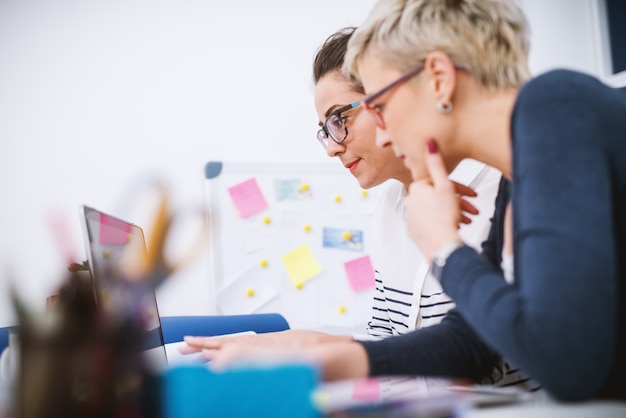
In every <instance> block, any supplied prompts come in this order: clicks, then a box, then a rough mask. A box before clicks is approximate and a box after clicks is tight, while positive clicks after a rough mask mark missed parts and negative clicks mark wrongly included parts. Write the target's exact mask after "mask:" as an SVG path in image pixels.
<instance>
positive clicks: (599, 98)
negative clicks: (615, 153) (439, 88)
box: [442, 71, 624, 400]
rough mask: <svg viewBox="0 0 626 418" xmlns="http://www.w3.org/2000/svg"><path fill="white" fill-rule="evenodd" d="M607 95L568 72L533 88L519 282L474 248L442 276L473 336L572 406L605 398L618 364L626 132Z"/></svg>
mask: <svg viewBox="0 0 626 418" xmlns="http://www.w3.org/2000/svg"><path fill="white" fill-rule="evenodd" d="M605 90H608V89H604V88H600V87H599V83H598V82H597V81H595V80H593V79H591V78H590V77H587V76H582V75H578V74H575V73H571V72H567V71H559V72H552V73H548V74H547V75H545V76H542V77H540V78H538V79H536V80H535V81H534V82H531V83H529V85H527V86H526V87H525V88H524V89H522V91H521V92H520V95H519V97H518V101H517V103H516V108H515V111H514V116H513V121H512V140H513V158H514V160H513V168H514V171H513V181H512V202H513V229H514V253H515V284H514V285H509V284H507V283H505V282H504V281H503V280H502V278H501V275H500V273H496V272H494V271H493V270H492V268H491V266H488V265H485V263H484V262H483V261H482V260H481V258H480V257H479V255H478V254H476V253H475V252H473V251H472V250H471V249H469V248H467V247H464V248H461V249H459V250H457V251H455V253H453V254H452V255H451V257H450V258H449V259H448V262H447V263H446V266H445V267H444V269H443V272H442V285H443V287H444V289H445V291H446V292H447V293H448V294H449V295H450V296H451V297H452V298H453V299H454V301H455V302H456V303H457V308H458V309H459V311H460V312H461V313H462V315H463V317H464V318H465V319H466V320H467V321H468V322H469V324H470V325H471V326H472V328H473V329H474V330H475V331H476V332H477V333H478V334H479V335H480V336H481V337H482V338H483V339H484V340H485V341H486V342H487V343H488V344H489V345H490V346H492V347H494V348H495V349H496V350H497V351H498V352H500V353H502V354H503V356H504V357H505V358H507V359H509V360H511V361H512V362H513V363H514V364H516V365H517V366H519V367H520V368H521V369H522V370H524V371H525V372H526V373H528V374H529V375H531V376H532V377H533V378H535V379H536V380H537V381H539V382H540V383H541V384H542V385H543V386H544V387H545V388H546V389H547V390H548V391H550V392H551V393H552V394H553V395H555V396H556V397H559V398H562V399H571V400H578V399H585V398H589V397H593V396H596V394H597V393H598V392H599V391H600V390H601V388H602V387H603V384H604V382H605V381H606V379H607V377H608V376H609V374H610V371H611V367H612V365H613V362H614V361H615V360H614V359H615V356H616V353H615V347H616V340H617V335H616V334H617V332H616V330H617V329H618V324H617V317H618V297H617V296H616V295H618V294H619V289H618V272H617V268H618V267H617V266H618V265H619V262H618V251H617V249H616V245H615V240H616V238H615V234H614V231H616V230H617V226H616V225H615V223H614V220H615V215H613V213H612V211H613V208H612V206H611V205H612V202H613V201H614V198H613V196H612V189H611V188H612V183H613V181H612V178H611V171H612V170H613V168H612V167H610V165H609V163H608V158H607V149H606V148H605V139H606V138H607V137H609V136H610V135H612V132H614V131H615V130H616V129H621V132H624V126H623V125H624V123H623V122H622V123H621V125H622V126H616V123H615V122H614V120H616V119H612V116H609V117H607V116H606V115H607V114H609V112H607V111H606V109H615V107H616V106H615V105H616V103H615V102H614V101H612V100H609V99H608V98H607V97H605V96H606V94H604V93H605ZM590 103H591V104H593V106H594V107H597V108H600V109H605V110H602V111H601V112H594V111H590ZM621 119H622V120H623V117H622V118H621ZM461 272H462V274H461Z"/></svg>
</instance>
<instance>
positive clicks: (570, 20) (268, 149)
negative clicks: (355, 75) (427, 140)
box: [0, 0, 597, 326]
mask: <svg viewBox="0 0 626 418" xmlns="http://www.w3.org/2000/svg"><path fill="white" fill-rule="evenodd" d="M593 2H594V0H523V7H524V8H525V9H526V10H527V12H528V15H529V20H530V22H531V25H532V28H533V49H532V53H531V61H530V62H531V69H532V71H533V72H535V73H537V72H541V71H544V70H546V69H549V68H553V67H557V66H565V67H569V68H574V69H579V70H582V71H587V72H591V73H596V71H597V69H596V64H595V61H594V60H595V58H594V57H595V55H594V43H593V40H590V39H591V38H592V36H591V35H590V31H591V20H590V17H588V16H589V8H590V7H591V4H592V3H593ZM372 4H373V0H316V1H307V2H305V1H295V0H292V1H289V0H266V1H257V0H239V1H232V2H226V1H217V0H204V1H201V0H176V1H174V0H170V1H166V0H145V1H143V0H141V1H140V0H126V1H124V0H90V1H82V0H55V1H47V0H3V1H1V2H0V202H1V206H0V208H1V209H0V210H1V212H0V214H1V216H0V326H2V325H7V324H11V323H13V321H14V318H13V315H12V313H11V308H10V303H9V298H8V297H7V290H8V283H9V282H10V281H11V282H15V283H17V286H18V289H19V291H20V293H21V294H22V296H23V297H24V298H26V299H27V300H29V301H30V302H31V304H32V306H33V307H34V308H38V309H39V308H41V307H43V304H44V299H45V297H46V296H47V295H49V294H51V293H52V292H54V290H55V288H56V286H57V285H58V283H59V282H60V280H61V279H62V278H63V275H64V268H65V261H64V259H63V257H62V254H61V253H60V251H58V249H57V246H56V243H55V240H54V238H53V236H52V234H51V233H50V228H49V220H50V218H51V217H53V218H57V219H58V218H61V219H64V220H65V222H66V223H67V226H68V231H69V233H68V235H69V238H70V239H69V241H71V245H72V246H73V247H74V253H75V254H77V256H76V257H77V258H81V259H82V258H83V250H82V248H83V247H82V234H81V231H80V226H79V219H78V207H79V205H80V204H82V203H86V204H89V205H92V206H95V207H96V208H99V209H101V210H104V211H109V212H112V213H113V214H116V215H118V216H121V217H124V218H127V219H129V220H131V221H134V222H136V223H139V224H140V225H146V224H147V221H148V219H149V213H147V212H145V211H142V210H138V209H137V205H133V204H132V201H129V200H128V199H126V197H128V195H129V192H128V190H129V189H130V187H131V185H135V186H136V184H137V183H138V179H140V178H146V177H149V176H152V175H158V176H160V177H161V178H165V179H166V180H167V181H168V182H169V183H170V184H171V185H172V188H173V190H174V192H175V194H174V196H175V202H176V204H177V205H178V206H189V205H192V204H196V203H198V202H202V200H203V191H204V189H203V167H204V164H205V162H206V161H208V160H228V161H257V160H262V161H326V157H325V155H324V154H323V152H322V150H321V149H320V147H319V145H318V144H317V142H316V140H315V132H316V122H317V118H316V115H315V113H314V109H313V105H312V98H313V86H312V82H311V61H312V58H313V55H314V52H315V50H316V48H317V47H318V46H319V45H320V44H321V42H323V40H324V39H325V38H326V37H327V36H328V35H329V34H330V33H332V32H333V31H334V30H336V29H338V28H340V27H342V26H346V25H354V24H358V23H359V22H360V21H361V20H362V19H363V18H364V17H365V15H366V14H367V12H368V11H369V9H370V8H371V5H372ZM123 196H124V197H125V198H123ZM122 200H123V201H122ZM148 232H149V231H148ZM207 275H208V265H207V262H206V260H204V259H202V260H200V261H199V262H197V263H196V264H195V265H194V266H192V267H190V268H189V269H187V270H186V271H184V272H182V273H181V274H179V275H178V276H177V277H174V278H172V280H171V282H170V283H168V284H167V285H166V286H164V287H163V288H162V289H161V290H160V292H159V304H160V308H161V313H162V314H165V315H171V314H205V313H208V312H209V307H208V303H209V301H210V299H209V295H208V284H207V282H206V277H207Z"/></svg>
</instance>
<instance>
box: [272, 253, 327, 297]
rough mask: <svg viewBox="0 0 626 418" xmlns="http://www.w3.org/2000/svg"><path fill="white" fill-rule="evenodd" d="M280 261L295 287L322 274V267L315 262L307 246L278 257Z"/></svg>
mask: <svg viewBox="0 0 626 418" xmlns="http://www.w3.org/2000/svg"><path fill="white" fill-rule="evenodd" d="M280 261H281V262H282V263H283V266H284V267H285V270H287V275H288V276H289V279H290V280H291V282H292V283H293V284H294V286H296V287H297V286H298V285H299V284H302V283H304V282H306V281H307V280H310V279H312V278H313V277H315V276H317V275H318V274H320V273H321V272H322V266H321V265H320V264H319V263H318V262H317V260H316V259H315V256H314V255H313V253H312V252H311V250H310V249H309V246H308V245H307V244H303V245H301V246H299V247H298V248H296V249H294V250H292V251H289V252H288V253H286V254H284V255H283V256H281V257H280Z"/></svg>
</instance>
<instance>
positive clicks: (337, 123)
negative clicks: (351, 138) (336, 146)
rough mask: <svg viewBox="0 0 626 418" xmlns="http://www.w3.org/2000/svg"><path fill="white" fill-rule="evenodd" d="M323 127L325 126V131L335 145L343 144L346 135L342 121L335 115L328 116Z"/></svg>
mask: <svg viewBox="0 0 626 418" xmlns="http://www.w3.org/2000/svg"><path fill="white" fill-rule="evenodd" d="M324 126H326V130H328V133H329V134H330V136H331V137H332V138H333V140H334V141H335V142H337V143H341V142H343V140H344V139H346V136H347V135H348V132H347V130H346V125H345V124H344V123H343V119H342V118H341V117H340V116H339V115H337V114H332V115H330V116H329V117H328V119H326V123H324Z"/></svg>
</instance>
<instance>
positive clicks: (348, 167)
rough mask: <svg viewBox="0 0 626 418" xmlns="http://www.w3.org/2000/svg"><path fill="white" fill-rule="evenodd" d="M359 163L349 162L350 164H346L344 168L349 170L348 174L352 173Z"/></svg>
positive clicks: (357, 161)
mask: <svg viewBox="0 0 626 418" xmlns="http://www.w3.org/2000/svg"><path fill="white" fill-rule="evenodd" d="M359 161H361V160H356V161H353V162H351V163H350V164H346V166H345V167H346V168H347V169H348V170H350V173H354V170H356V166H357V165H359Z"/></svg>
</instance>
